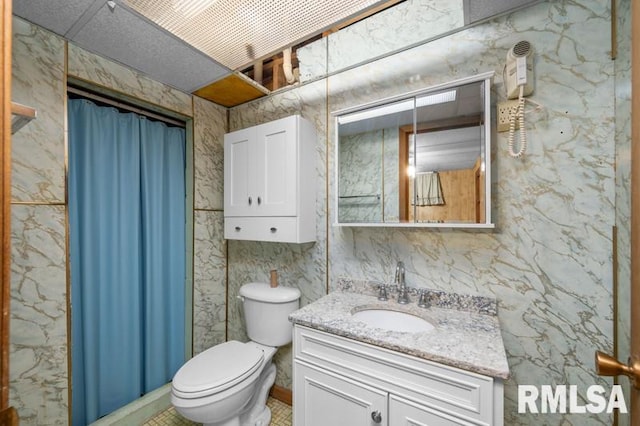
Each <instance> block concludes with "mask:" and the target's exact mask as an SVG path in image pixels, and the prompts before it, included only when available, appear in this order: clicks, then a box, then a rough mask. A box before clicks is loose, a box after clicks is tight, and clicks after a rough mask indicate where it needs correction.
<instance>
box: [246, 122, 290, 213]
mask: <svg viewBox="0 0 640 426" xmlns="http://www.w3.org/2000/svg"><path fill="white" fill-rule="evenodd" d="M293 118H295V117H293ZM296 135H297V123H296V121H295V119H292V118H287V119H284V120H277V121H274V122H271V123H266V124H263V125H261V126H259V127H258V144H259V145H260V150H261V151H263V154H262V155H260V156H259V157H258V158H257V159H256V162H257V163H261V164H260V166H261V168H262V170H263V173H262V175H261V176H259V180H258V181H257V182H258V183H259V184H260V190H259V191H258V192H259V194H257V196H259V197H260V205H259V206H258V211H259V212H260V216H295V215H296V189H297V188H296V185H297V178H296V176H297V167H298V164H297V163H298V162H297V152H296V151H297V150H296V139H297V136H296Z"/></svg>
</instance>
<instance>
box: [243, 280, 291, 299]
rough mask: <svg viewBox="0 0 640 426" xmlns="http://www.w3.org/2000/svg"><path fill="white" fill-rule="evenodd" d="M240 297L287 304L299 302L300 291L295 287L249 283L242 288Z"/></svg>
mask: <svg viewBox="0 0 640 426" xmlns="http://www.w3.org/2000/svg"><path fill="white" fill-rule="evenodd" d="M240 296H242V297H246V298H247V299H252V300H258V301H261V302H270V303H286V302H292V301H294V300H298V299H299V298H300V290H298V289H297V288H293V287H283V286H278V287H271V286H269V284H267V283H247V284H245V285H243V286H242V287H240Z"/></svg>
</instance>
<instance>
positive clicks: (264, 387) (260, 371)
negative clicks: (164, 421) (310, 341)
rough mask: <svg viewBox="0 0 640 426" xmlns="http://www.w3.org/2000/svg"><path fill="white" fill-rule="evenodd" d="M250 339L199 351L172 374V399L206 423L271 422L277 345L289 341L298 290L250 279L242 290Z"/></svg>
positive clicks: (247, 425) (259, 425) (258, 425)
mask: <svg viewBox="0 0 640 426" xmlns="http://www.w3.org/2000/svg"><path fill="white" fill-rule="evenodd" d="M240 297H241V299H242V301H243V308H244V313H245V319H246V323H247V333H248V335H249V338H250V339H252V340H251V341H250V342H247V343H241V342H238V341H235V340H231V341H228V342H225V343H222V344H219V345H216V346H214V347H212V348H209V349H207V350H206V351H204V352H202V353H200V354H198V355H196V356H195V357H194V358H192V359H191V360H189V361H187V363H186V364H184V365H183V366H182V367H181V368H180V369H179V370H178V372H177V373H176V374H175V376H174V378H173V383H172V386H171V403H172V404H173V406H174V407H175V409H176V411H177V412H178V413H180V414H181V415H182V416H183V417H185V418H187V419H189V420H191V421H195V422H199V423H203V424H204V425H205V426H214V425H215V426H267V425H268V424H269V422H270V420H271V412H270V410H269V408H268V407H267V406H266V401H267V396H268V393H269V389H270V388H271V386H272V385H273V383H274V381H275V377H276V368H275V365H273V362H272V359H273V356H274V354H275V353H276V350H277V347H278V346H282V345H284V344H287V343H289V342H291V337H292V335H291V324H290V323H289V321H288V316H289V313H291V312H293V311H294V310H296V309H297V308H298V306H299V298H300V291H299V290H298V289H294V288H290V287H276V288H271V287H269V285H268V284H264V283H249V284H245V285H244V286H242V288H241V289H240Z"/></svg>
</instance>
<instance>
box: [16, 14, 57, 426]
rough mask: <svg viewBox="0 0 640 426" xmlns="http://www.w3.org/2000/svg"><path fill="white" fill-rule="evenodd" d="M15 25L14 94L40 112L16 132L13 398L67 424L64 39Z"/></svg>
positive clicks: (30, 413) (24, 414) (28, 417)
mask: <svg viewBox="0 0 640 426" xmlns="http://www.w3.org/2000/svg"><path fill="white" fill-rule="evenodd" d="M13 32H14V37H13V72H12V77H13V85H12V100H14V101H16V102H20V103H23V104H25V105H28V106H31V107H34V108H36V110H37V111H38V118H37V119H36V120H34V121H32V122H30V123H29V124H28V125H26V126H25V127H23V128H22V129H21V130H20V132H18V133H16V134H15V135H13V137H12V152H11V155H12V177H11V178H12V182H11V183H12V191H11V200H12V203H13V204H12V207H11V221H12V224H11V245H12V246H11V321H10V326H11V333H10V347H9V362H10V367H11V368H10V371H9V382H10V384H9V403H10V405H13V406H15V407H16V408H17V409H18V413H19V416H20V420H21V424H25V425H58V424H67V419H68V415H67V411H68V406H69V401H68V392H67V389H68V383H67V349H68V348H67V317H66V313H67V287H66V267H65V207H64V203H65V180H64V179H65V173H64V165H65V146H64V120H65V112H64V106H63V105H64V104H63V100H64V96H65V87H64V61H65V56H64V42H63V41H62V40H61V39H60V38H59V37H56V36H55V35H53V34H51V33H49V32H48V31H45V30H43V29H41V28H38V27H35V26H33V25H30V24H28V23H26V22H25V21H22V20H20V19H17V18H16V19H14V20H13Z"/></svg>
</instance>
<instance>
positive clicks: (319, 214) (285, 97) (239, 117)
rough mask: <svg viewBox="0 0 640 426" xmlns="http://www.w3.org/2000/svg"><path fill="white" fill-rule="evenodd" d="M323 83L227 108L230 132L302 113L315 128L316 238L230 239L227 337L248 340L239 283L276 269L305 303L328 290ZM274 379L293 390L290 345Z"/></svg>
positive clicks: (264, 277)
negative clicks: (297, 241) (297, 240)
mask: <svg viewBox="0 0 640 426" xmlns="http://www.w3.org/2000/svg"><path fill="white" fill-rule="evenodd" d="M325 93H326V83H325V82H324V81H321V82H316V83H311V84H307V85H305V86H302V87H301V88H298V89H295V90H289V91H284V92H282V93H276V94H273V95H272V96H269V97H268V98H266V99H260V100H257V101H254V102H250V103H248V104H244V105H241V106H239V107H236V108H233V109H232V110H230V129H229V130H230V131H233V130H238V129H242V128H245V127H249V126H253V125H256V124H261V123H265V122H268V121H272V120H276V119H279V118H282V117H286V116H289V115H292V114H300V115H302V116H303V117H305V118H306V119H308V120H310V121H311V122H312V123H313V124H314V126H315V129H316V133H317V137H316V158H317V159H316V172H317V176H318V178H317V181H316V242H315V243H305V244H279V243H266V242H251V241H229V242H228V250H229V254H228V259H229V260H228V262H229V266H228V270H229V272H228V273H229V279H228V281H229V298H228V300H229V311H228V315H229V318H228V327H229V328H228V339H229V340H231V339H239V340H246V333H245V329H244V317H243V314H242V309H241V304H240V301H239V300H238V299H237V298H236V296H237V295H238V291H239V289H240V286H242V284H244V283H247V282H252V281H261V282H269V271H270V270H271V269H276V270H278V276H279V281H280V284H281V285H285V286H293V287H298V288H299V289H300V291H301V293H302V298H301V304H302V305H305V304H308V303H309V302H311V301H314V300H317V299H319V298H320V297H322V296H323V295H325V294H326V286H327V284H326V276H327V269H326V268H327V265H326V256H327V253H326V235H327V227H326V215H327V193H326V155H327V152H326V146H327V133H326V129H327V111H326V97H325ZM275 362H276V367H277V369H278V375H277V377H276V383H277V384H278V385H280V386H283V387H286V388H289V389H290V388H291V371H292V369H291V352H290V348H286V347H285V348H281V349H280V350H279V354H278V355H277V356H276V358H275Z"/></svg>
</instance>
